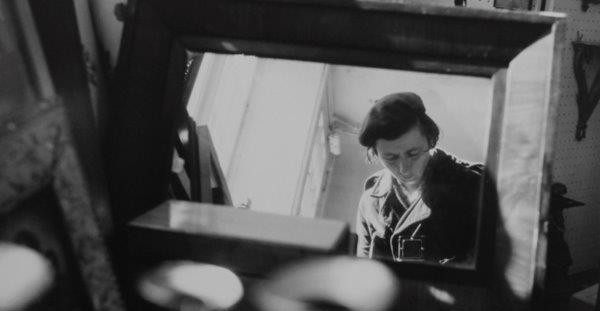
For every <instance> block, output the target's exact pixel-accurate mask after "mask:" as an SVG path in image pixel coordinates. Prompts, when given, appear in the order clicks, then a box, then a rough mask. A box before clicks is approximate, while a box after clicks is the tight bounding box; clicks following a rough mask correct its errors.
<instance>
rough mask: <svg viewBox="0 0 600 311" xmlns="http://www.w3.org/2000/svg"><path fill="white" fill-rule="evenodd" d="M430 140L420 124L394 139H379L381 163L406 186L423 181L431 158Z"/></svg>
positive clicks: (377, 147) (377, 144) (376, 146)
mask: <svg viewBox="0 0 600 311" xmlns="http://www.w3.org/2000/svg"><path fill="white" fill-rule="evenodd" d="M430 149H431V148H430V147H429V142H428V140H427V138H426V137H425V135H423V133H422V131H421V129H420V128H419V126H414V127H413V128H412V129H411V130H409V131H408V132H407V133H405V134H404V135H402V136H400V137H398V138H396V139H393V140H385V139H378V140H377V141H376V142H375V150H376V151H377V157H378V158H379V161H380V163H381V164H382V165H383V166H384V167H385V168H386V169H388V170H389V171H390V172H391V173H392V175H394V177H395V178H396V179H397V180H398V182H400V183H401V184H404V185H406V186H409V185H417V184H418V183H420V182H421V178H422V177H423V172H424V171H425V167H426V166H427V162H428V161H429V159H430V158H431V154H430V153H429V151H430Z"/></svg>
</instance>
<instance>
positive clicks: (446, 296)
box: [427, 286, 456, 306]
mask: <svg viewBox="0 0 600 311" xmlns="http://www.w3.org/2000/svg"><path fill="white" fill-rule="evenodd" d="M427 290H428V291H429V293H430V294H431V295H432V296H433V297H434V298H435V299H436V300H438V301H440V302H442V303H444V304H446V305H451V306H452V305H454V304H455V303H456V298H454V296H452V295H451V294H450V293H449V292H447V291H445V290H443V289H439V288H437V287H434V286H429V287H428V288H427Z"/></svg>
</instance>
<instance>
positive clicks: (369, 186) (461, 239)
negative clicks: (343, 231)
mask: <svg viewBox="0 0 600 311" xmlns="http://www.w3.org/2000/svg"><path fill="white" fill-rule="evenodd" d="M483 171H484V168H483V166H482V165H480V164H475V165H474V164H470V163H467V162H463V161H460V160H458V159H457V158H456V157H454V156H451V155H449V154H447V153H445V152H444V151H442V150H440V149H436V150H435V153H434V154H433V156H432V158H431V159H430V160H429V162H428V164H427V167H426V169H425V172H424V175H423V184H422V192H421V199H419V200H418V201H420V204H412V205H411V206H404V205H403V204H402V203H400V202H402V201H401V200H400V198H399V194H398V190H397V188H396V186H397V183H396V181H395V179H394V178H393V176H392V174H391V173H390V172H389V171H388V170H386V169H383V170H381V171H378V172H377V173H375V174H373V175H372V176H370V177H369V178H367V180H366V182H365V186H364V189H365V190H364V192H363V195H362V197H361V199H360V203H359V208H358V213H357V221H356V231H357V235H358V243H357V255H358V256H362V257H373V258H387V259H394V260H397V261H406V260H419V261H420V260H426V261H436V262H439V263H442V264H443V263H446V262H450V261H452V262H465V261H469V260H470V259H472V257H473V255H474V247H475V241H476V236H477V220H478V215H479V212H478V211H479V210H480V209H479V207H480V206H481V202H482V195H481V194H482V189H483ZM373 204H375V206H376V208H377V212H378V214H379V215H381V216H382V218H383V219H384V221H385V222H386V231H385V235H384V237H383V238H380V237H377V236H375V235H374V227H373V226H372V225H371V224H370V223H369V222H368V220H367V219H366V218H365V217H364V215H365V213H364V211H365V209H366V208H371V206H372V205H373Z"/></svg>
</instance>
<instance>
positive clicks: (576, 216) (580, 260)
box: [548, 0, 600, 273]
mask: <svg viewBox="0 0 600 311" xmlns="http://www.w3.org/2000/svg"><path fill="white" fill-rule="evenodd" d="M548 10H551V11H555V12H563V13H567V15H568V16H567V22H566V23H567V31H566V35H565V39H566V42H567V43H566V45H565V50H564V51H563V59H562V68H561V81H560V87H561V96H560V104H559V107H558V118H557V131H556V140H555V154H554V168H553V180H554V181H555V182H561V183H563V184H565V185H566V186H567V189H568V193H567V195H566V196H567V197H569V198H573V199H575V200H578V201H582V202H584V203H585V204H586V205H585V206H580V207H574V208H571V209H568V210H566V211H565V212H564V215H565V225H566V228H567V230H566V232H565V237H566V240H567V243H568V244H569V247H570V249H571V255H572V256H573V266H572V267H571V270H570V272H571V273H577V272H581V271H585V270H589V269H594V268H597V267H598V260H599V259H600V111H599V110H600V109H596V111H594V113H593V114H592V116H591V118H590V120H589V121H588V128H587V134H586V138H584V139H583V140H582V141H579V142H578V141H576V140H575V127H576V125H577V104H576V100H575V98H576V95H577V83H576V81H575V76H574V73H573V47H572V45H571V42H572V41H573V40H576V39H577V35H578V34H580V35H582V36H583V41H585V42H587V43H594V44H600V5H590V8H589V9H588V10H587V12H583V11H582V10H581V1H577V0H556V1H552V2H551V3H549V6H548ZM591 79H592V78H591V77H590V76H589V75H588V82H589V81H590V80H591Z"/></svg>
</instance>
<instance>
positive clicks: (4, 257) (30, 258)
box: [0, 242, 54, 311]
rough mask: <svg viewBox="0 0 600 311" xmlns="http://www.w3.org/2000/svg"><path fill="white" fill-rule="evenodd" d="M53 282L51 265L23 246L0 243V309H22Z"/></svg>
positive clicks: (8, 310)
mask: <svg viewBox="0 0 600 311" xmlns="http://www.w3.org/2000/svg"><path fill="white" fill-rule="evenodd" d="M53 281H54V273H53V271H52V268H51V264H50V262H49V261H48V260H46V259H45V258H44V257H43V256H42V255H40V254H39V253H37V252H36V251H34V250H32V249H29V248H27V247H23V246H18V245H16V244H11V243H1V242H0V310H7V311H11V310H23V309H24V308H26V307H27V306H28V305H30V304H31V303H33V302H35V301H36V300H37V299H38V298H39V297H40V296H41V295H42V294H43V293H45V292H46V291H47V290H48V289H49V288H50V286H51V285H52V283H53Z"/></svg>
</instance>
